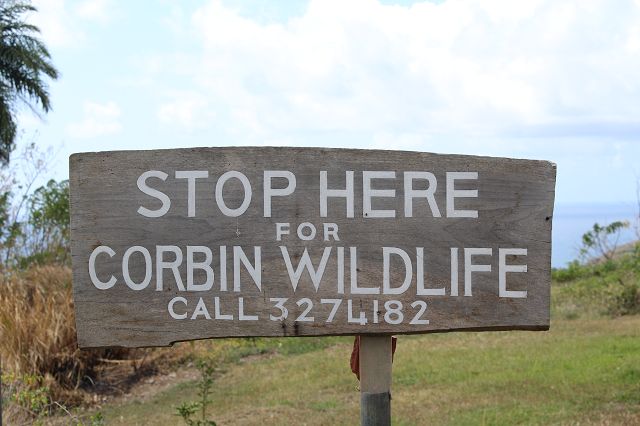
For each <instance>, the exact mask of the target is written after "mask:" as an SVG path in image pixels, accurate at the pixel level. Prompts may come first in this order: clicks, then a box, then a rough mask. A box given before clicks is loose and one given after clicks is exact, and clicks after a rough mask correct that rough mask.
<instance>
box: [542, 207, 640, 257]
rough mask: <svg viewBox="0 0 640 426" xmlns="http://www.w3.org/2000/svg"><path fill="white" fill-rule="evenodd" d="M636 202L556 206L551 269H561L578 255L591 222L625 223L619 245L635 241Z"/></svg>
mask: <svg viewBox="0 0 640 426" xmlns="http://www.w3.org/2000/svg"><path fill="white" fill-rule="evenodd" d="M637 217H638V205H637V203H619V204H556V206H555V211H554V215H553V239H552V242H553V244H552V261H551V264H552V266H553V267H555V268H558V267H563V266H566V265H567V263H569V262H571V261H572V260H574V259H577V258H578V257H579V255H580V247H581V246H582V235H583V234H584V233H585V232H587V231H589V230H590V229H591V228H592V227H593V224H594V223H596V222H597V223H599V224H600V225H606V224H609V223H611V222H614V221H616V220H628V221H629V222H630V224H631V227H630V228H629V229H626V230H624V232H622V233H621V235H620V240H619V245H620V244H624V243H626V242H630V241H633V240H634V239H636V238H637V236H636V230H635V227H634V225H637Z"/></svg>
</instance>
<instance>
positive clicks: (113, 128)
mask: <svg viewBox="0 0 640 426" xmlns="http://www.w3.org/2000/svg"><path fill="white" fill-rule="evenodd" d="M83 110H84V117H83V119H82V120H81V121H79V122H76V123H71V124H69V125H68V126H67V133H68V134H69V136H71V137H72V138H77V139H91V138H96V137H99V136H105V135H112V134H116V133H119V132H120V131H121V130H122V124H121V123H120V115H121V111H120V108H119V107H118V105H117V104H116V103H115V102H107V103H104V104H99V103H95V102H89V101H87V102H85V103H84V107H83Z"/></svg>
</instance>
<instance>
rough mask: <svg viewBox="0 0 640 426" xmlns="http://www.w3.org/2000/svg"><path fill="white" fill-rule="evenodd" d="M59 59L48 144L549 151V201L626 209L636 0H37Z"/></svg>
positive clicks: (41, 137)
mask: <svg viewBox="0 0 640 426" xmlns="http://www.w3.org/2000/svg"><path fill="white" fill-rule="evenodd" d="M34 4H35V5H36V6H37V7H38V8H39V9H40V10H39V12H38V13H37V14H34V15H33V16H32V17H31V18H30V19H31V20H32V21H33V22H34V23H36V24H37V25H39V26H40V27H41V29H42V34H43V38H44V40H45V41H46V42H47V44H48V46H49V47H50V50H51V53H52V55H53V59H54V62H55V64H56V65H57V67H58V68H59V69H60V71H61V78H60V79H59V80H58V81H56V82H53V83H52V84H51V95H52V100H53V107H54V110H53V112H51V113H50V114H48V115H47V116H46V117H45V118H44V121H40V120H39V119H37V118H36V117H34V116H33V115H32V114H30V113H29V112H28V111H26V110H25V111H23V112H22V113H21V115H20V123H21V125H22V128H23V129H24V131H25V138H24V140H31V139H33V138H35V139H36V141H37V142H38V144H40V145H42V146H52V147H53V148H54V150H55V151H56V152H57V157H56V161H55V162H54V163H53V164H52V167H51V170H50V174H51V175H53V176H55V177H56V178H59V179H62V178H66V177H67V174H68V169H67V167H68V166H67V158H68V156H69V154H71V153H73V152H82V151H99V150H115V149H153V148H174V147H190V146H220V145H258V146H260V145H296V146H328V147H354V148H384V149H406V150H418V151H431V152H441V153H464V154H479V155H491V156H506V157H518V158H533V159H545V160H551V161H554V162H556V163H557V164H558V186H557V202H558V204H575V203H609V204H616V203H617V204H620V203H623V204H626V205H631V204H633V203H634V202H635V199H636V180H637V176H640V143H638V141H639V140H640V102H639V100H640V98H639V94H640V78H638V76H639V75H640V2H639V1H625V0H616V1H615V2H611V1H604V0H602V1H599V0H576V1H571V0H567V1H561V2H559V1H546V0H529V1H527V2H516V1H509V0H506V1H498V0H468V1H454V0H447V1H437V2H433V1H432V2H419V1H391V0H385V1H379V0H350V1H337V0H311V1H299V2H294V1H267V0H252V1H240V0H226V1H225V0H201V1H181V2H176V1H169V0H164V1H162V0H159V1H156V2H152V1H144V2H142V1H135V2H133V1H116V0H78V1H71V0H42V1H34Z"/></svg>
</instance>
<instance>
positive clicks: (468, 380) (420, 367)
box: [102, 252, 640, 425]
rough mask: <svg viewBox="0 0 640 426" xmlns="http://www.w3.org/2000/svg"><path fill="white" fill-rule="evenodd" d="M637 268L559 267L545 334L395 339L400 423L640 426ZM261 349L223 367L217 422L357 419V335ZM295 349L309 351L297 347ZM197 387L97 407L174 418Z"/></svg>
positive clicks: (128, 419)
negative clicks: (353, 360) (352, 365)
mask: <svg viewBox="0 0 640 426" xmlns="http://www.w3.org/2000/svg"><path fill="white" fill-rule="evenodd" d="M639 271H640V268H638V257H637V256H636V255H634V254H633V253H631V252H630V253H629V254H628V255H626V256H622V257H619V258H618V259H617V260H616V261H615V262H610V263H600V264H592V265H587V266H580V265H578V264H572V265H571V266H570V267H569V268H567V269H562V270H556V271H554V283H553V288H552V300H553V308H552V325H551V330H550V331H548V332H488V333H451V334H436V335H421V336H400V338H399V342H398V350H397V353H396V359H395V363H394V372H393V402H392V407H393V408H392V410H393V417H394V422H395V424H402V425H414V424H415V425H417V424H504V425H511V424H523V423H526V424H550V423H552V424H639V423H640V315H637V314H638V312H639V310H638V308H639V307H640V293H639V292H638V273H639ZM283 342H284V346H283ZM314 342H315V343H314ZM210 344H211V345H213V346H215V345H218V346H219V345H220V343H219V342H212V343H210ZM256 344H257V345H258V347H256V350H255V352H258V353H259V352H263V354H262V355H257V356H255V355H254V356H251V357H248V358H236V359H234V360H233V361H232V362H229V363H227V364H225V365H223V366H220V373H219V376H218V377H217V378H216V380H215V383H214V387H213V390H212V403H211V405H210V409H209V413H210V418H212V419H214V420H216V421H217V422H218V424H221V425H224V424H247V425H251V424H255V425H270V424H273V425H277V424H282V423H283V422H285V421H286V422H287V423H292V424H308V425H315V424H318V425H321V424H358V421H359V420H358V419H359V417H358V416H359V392H358V389H357V386H358V382H357V380H356V378H355V377H354V376H353V374H352V373H351V372H350V370H349V363H348V361H349V354H350V350H351V344H352V341H351V339H350V338H329V339H303V340H300V339H297V340H296V339H289V340H284V341H283V340H282V339H278V340H277V341H273V340H268V339H259V342H258V343H256ZM260 345H262V346H260ZM325 345H328V347H324V346H325ZM298 346H299V350H300V352H303V353H292V352H294V351H295V350H292V349H294V348H296V347H298ZM196 384H197V381H195V380H192V381H186V382H182V383H177V384H176V385H175V386H171V387H169V388H167V389H164V390H162V391H161V392H158V393H157V394H154V395H151V396H149V395H147V397H146V399H144V400H141V399H139V398H138V397H136V395H131V396H130V397H128V398H127V401H126V402H122V403H119V404H116V405H111V406H107V407H105V408H104V410H103V411H102V414H103V415H104V418H105V419H106V420H107V422H108V423H109V424H111V423H112V424H144V423H146V422H149V421H152V422H153V423H154V424H167V425H169V424H175V423H176V421H177V420H178V417H176V415H175V407H177V406H178V405H180V404H181V403H182V402H185V401H191V400H196V399H197V395H196V392H197V387H196ZM285 419H286V420H285Z"/></svg>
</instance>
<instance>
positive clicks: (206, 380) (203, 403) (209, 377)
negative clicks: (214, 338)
mask: <svg viewBox="0 0 640 426" xmlns="http://www.w3.org/2000/svg"><path fill="white" fill-rule="evenodd" d="M215 366H216V364H215V361H213V360H212V359H201V360H198V362H197V367H198V370H200V381H199V382H198V396H199V397H200V400H199V401H192V402H183V403H182V404H181V405H180V406H178V407H177V408H176V412H177V415H178V416H180V417H182V420H184V422H185V424H186V425H188V426H216V422H214V421H213V420H208V419H207V406H208V405H209V404H210V403H211V399H209V394H210V393H211V388H212V387H213V375H214V373H215ZM198 411H200V419H193V418H192V417H194V416H195V415H196V414H197V413H198Z"/></svg>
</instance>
